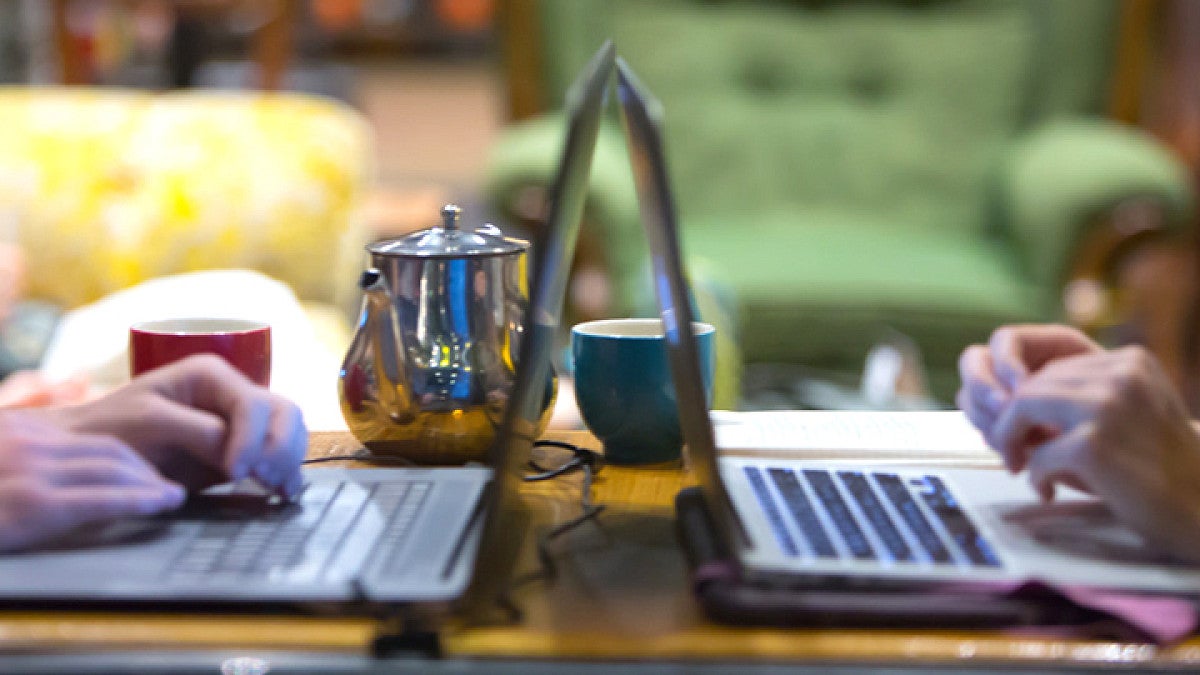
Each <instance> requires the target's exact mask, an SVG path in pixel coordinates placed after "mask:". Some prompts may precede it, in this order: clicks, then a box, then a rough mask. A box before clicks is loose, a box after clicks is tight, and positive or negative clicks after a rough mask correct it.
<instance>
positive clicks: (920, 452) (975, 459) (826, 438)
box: [711, 410, 1001, 466]
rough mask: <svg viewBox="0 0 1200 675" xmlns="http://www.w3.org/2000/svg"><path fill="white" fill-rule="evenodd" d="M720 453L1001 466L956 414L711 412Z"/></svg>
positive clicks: (851, 411)
mask: <svg viewBox="0 0 1200 675" xmlns="http://www.w3.org/2000/svg"><path fill="white" fill-rule="evenodd" d="M711 415H712V421H713V429H714V431H715V433H716V441H717V447H718V448H719V449H720V450H721V452H722V453H725V454H736V455H754V456H776V457H795V458H805V459H836V460H839V461H845V460H857V459H863V460H873V461H877V460H881V459H882V460H886V461H887V462H914V463H922V464H925V463H935V464H952V465H970V466H1001V462H1000V458H999V455H997V454H996V453H995V451H993V450H992V449H990V448H989V447H988V445H987V442H986V441H984V439H983V436H982V435H981V434H980V433H979V432H978V431H977V430H976V429H975V427H973V426H972V425H971V423H970V422H969V421H967V418H966V417H965V416H964V415H963V413H962V412H961V411H958V410H951V411H919V412H909V411H863V410H844V411H843V410H771V411H760V412H729V411H724V410H714V411H713V412H712V413H711Z"/></svg>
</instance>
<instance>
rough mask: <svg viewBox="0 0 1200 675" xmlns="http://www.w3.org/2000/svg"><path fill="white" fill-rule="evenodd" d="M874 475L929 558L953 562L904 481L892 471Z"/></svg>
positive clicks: (946, 562)
mask: <svg viewBox="0 0 1200 675" xmlns="http://www.w3.org/2000/svg"><path fill="white" fill-rule="evenodd" d="M874 476H875V482H876V483H878V484H879V487H880V488H881V489H882V490H883V494H885V495H887V498H888V500H889V501H891V502H892V506H894V507H895V508H896V512H897V513H899V514H900V517H901V518H903V519H904V523H905V524H906V525H908V529H909V530H910V531H911V532H912V533H913V534H914V535H915V536H916V537H917V541H918V542H920V543H921V547H922V548H924V549H925V552H926V553H928V554H929V558H930V560H932V561H933V562H935V563H939V564H949V563H952V562H954V559H953V558H952V557H951V556H950V550H949V549H947V548H946V543H945V542H944V541H942V538H941V537H940V536H939V535H938V533H937V531H936V530H934V529H933V525H930V524H929V520H928V519H927V518H926V517H925V513H924V512H923V511H921V506H920V505H919V504H917V500H915V499H913V496H912V494H911V493H909V491H908V488H907V487H905V485H904V481H903V480H902V479H901V478H900V477H899V476H897V475H896V474H894V473H877V474H874Z"/></svg>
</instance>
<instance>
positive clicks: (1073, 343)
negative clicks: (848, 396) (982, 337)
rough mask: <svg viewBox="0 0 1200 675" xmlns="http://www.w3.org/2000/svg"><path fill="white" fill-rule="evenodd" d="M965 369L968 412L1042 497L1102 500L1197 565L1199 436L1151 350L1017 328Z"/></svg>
mask: <svg viewBox="0 0 1200 675" xmlns="http://www.w3.org/2000/svg"><path fill="white" fill-rule="evenodd" d="M959 371H960V373H961V375H962V381H963V384H962V389H961V390H960V391H959V394H958V399H957V400H958V404H959V406H960V407H961V408H962V409H963V411H964V412H965V413H966V415H967V417H968V418H969V419H970V420H971V421H972V423H974V424H975V425H976V426H977V427H979V429H980V431H982V432H983V434H984V436H985V437H986V438H987V439H988V442H989V443H990V444H991V445H992V447H994V448H995V449H996V450H997V451H998V452H999V453H1000V454H1001V455H1002V456H1003V457H1004V461H1005V464H1006V466H1008V468H1009V470H1011V471H1013V472H1014V473H1016V472H1020V471H1023V470H1028V471H1029V477H1030V480H1031V482H1032V483H1033V486H1034V488H1035V489H1036V490H1037V491H1038V493H1039V494H1040V495H1041V496H1042V498H1043V499H1046V500H1050V499H1053V497H1054V490H1055V486H1056V485H1060V484H1061V485H1067V486H1071V487H1074V488H1077V489H1081V490H1084V491H1086V492H1090V493H1092V494H1095V495H1097V496H1098V497H1100V498H1102V499H1103V500H1104V501H1105V502H1106V503H1107V504H1108V506H1109V508H1111V509H1112V510H1113V512H1114V513H1115V514H1116V515H1117V516H1118V517H1119V518H1121V519H1122V520H1123V521H1124V522H1125V523H1126V524H1128V525H1130V526H1131V527H1133V528H1134V529H1136V530H1137V531H1138V532H1139V533H1141V534H1142V535H1143V537H1145V538H1146V539H1147V541H1149V542H1150V543H1152V544H1154V545H1156V546H1158V547H1159V548H1161V549H1162V550H1165V551H1167V552H1169V553H1171V554H1173V555H1175V556H1176V557H1179V558H1182V559H1185V560H1190V561H1193V562H1200V434H1198V433H1197V430H1196V427H1195V425H1194V423H1193V422H1192V421H1191V420H1190V419H1189V417H1188V414H1187V408H1186V406H1185V405H1184V403H1183V401H1182V399H1181V398H1180V396H1179V394H1178V392H1176V390H1175V387H1174V385H1173V384H1172V383H1171V381H1170V379H1169V378H1168V377H1167V375H1166V373H1164V371H1163V370H1162V368H1161V367H1160V366H1159V364H1158V362H1157V361H1156V360H1155V359H1154V358H1153V357H1152V356H1151V355H1150V354H1149V353H1148V352H1146V351H1145V350H1144V349H1141V348H1139V347H1125V348H1121V349H1115V350H1105V349H1103V348H1101V347H1100V346H1099V345H1097V344H1096V343H1094V342H1092V341H1091V340H1090V339H1088V338H1087V337H1086V336H1084V335H1083V334H1082V333H1080V332H1078V331H1076V330H1074V329H1071V328H1067V327H1065V326H1010V327H1005V328H1001V329H999V330H997V331H996V332H995V333H994V334H993V335H992V339H991V340H990V342H989V343H988V345H986V346H984V345H975V346H973V347H970V348H968V349H967V350H966V351H965V352H964V353H963V355H962V358H961V359H960V361H959Z"/></svg>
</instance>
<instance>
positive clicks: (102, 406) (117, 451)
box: [0, 355, 308, 551]
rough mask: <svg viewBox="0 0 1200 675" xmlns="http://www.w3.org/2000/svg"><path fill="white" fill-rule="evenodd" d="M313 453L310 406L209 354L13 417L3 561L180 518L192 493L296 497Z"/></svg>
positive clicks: (5, 466) (7, 449) (1, 511)
mask: <svg viewBox="0 0 1200 675" xmlns="http://www.w3.org/2000/svg"><path fill="white" fill-rule="evenodd" d="M307 445H308V432H307V430H306V429H305V426H304V420H303V418H302V416H301V414H300V410H299V408H297V407H296V406H295V405H294V404H293V403H291V402H290V401H288V400H286V399H284V398H282V397H280V396H277V395H275V394H272V393H271V392H269V391H268V390H266V389H264V388H262V387H259V386H258V385H255V384H254V383H252V382H250V381H249V380H247V379H246V378H245V377H244V376H243V375H242V374H241V373H240V372H238V371H237V370H235V369H234V368H233V367H231V366H230V365H228V364H227V363H226V362H225V361H224V360H222V359H220V358H219V357H216V356H209V355H201V356H193V357H189V358H187V359H184V360H181V361H179V362H176V363H174V364H171V365H168V366H164V367H162V368H159V369H157V370H154V371H151V372H149V373H146V374H145V375H143V376H141V377H138V378H136V379H135V380H134V381H132V382H130V383H129V384H128V385H126V386H124V387H121V388H120V389H117V390H115V391H113V392H112V393H110V394H108V395H107V396H104V397H103V398H100V399H97V400H95V401H92V402H89V403H84V404H81V405H75V406H69V407H59V408H25V409H10V410H2V411H0V551H9V550H15V549H19V548H24V547H27V546H30V545H33V544H35V543H37V542H39V541H43V540H45V539H47V538H49V537H52V536H54V535H56V534H60V533H63V532H66V531H69V530H71V529H74V528H76V527H78V526H80V525H82V524H84V523H88V522H92V521H98V520H106V519H111V518H118V517H124V516H136V515H148V514H152V513H157V512H159V511H163V510H167V509H173V508H176V507H178V506H179V505H180V504H182V502H183V500H184V492H185V490H193V491H194V490H200V489H203V488H205V487H208V486H211V485H215V484H218V483H224V482H227V481H231V480H234V481H235V480H241V479H244V478H251V479H253V480H255V481H257V482H258V483H259V484H261V485H263V486H264V487H266V488H267V489H269V490H271V491H273V492H276V493H278V494H280V495H282V496H284V497H287V498H291V497H293V496H295V495H297V494H299V493H300V491H301V489H302V486H303V480H302V478H301V475H300V462H301V460H302V459H303V458H304V453H305V451H306V450H307Z"/></svg>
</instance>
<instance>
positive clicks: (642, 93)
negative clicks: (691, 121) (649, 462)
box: [617, 58, 740, 542]
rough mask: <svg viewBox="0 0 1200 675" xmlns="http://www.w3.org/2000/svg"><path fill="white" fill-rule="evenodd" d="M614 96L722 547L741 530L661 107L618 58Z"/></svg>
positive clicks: (685, 410)
mask: <svg viewBox="0 0 1200 675" xmlns="http://www.w3.org/2000/svg"><path fill="white" fill-rule="evenodd" d="M617 92H618V95H619V97H620V100H621V121H622V123H623V125H624V128H625V140H626V143H628V145H629V158H630V163H631V164H632V168H633V178H634V184H635V185H636V187H637V194H638V203H639V206H640V210H641V216H642V226H643V228H644V229H645V231H646V239H647V241H648V243H649V245H650V257H651V260H652V265H653V275H654V291H655V295H656V297H657V298H658V306H659V311H660V314H661V316H662V321H663V331H664V333H665V335H666V338H667V340H666V342H667V356H668V359H669V361H670V364H671V376H672V379H673V380H674V384H675V393H676V397H677V402H678V406H679V424H680V429H681V431H682V432H683V438H684V442H685V443H686V444H687V447H688V457H689V459H690V461H691V465H692V470H693V471H695V472H696V476H697V478H698V479H699V482H700V486H701V489H702V490H703V491H704V496H705V499H706V500H707V502H708V504H709V507H710V511H711V512H712V515H713V519H714V521H716V522H715V525H716V526H717V527H718V528H719V529H720V534H721V535H722V536H723V537H725V541H730V542H732V541H737V539H735V538H733V537H731V536H729V535H732V534H734V533H736V532H739V531H740V527H738V526H737V524H736V518H735V516H734V515H733V513H732V510H731V509H730V508H729V504H730V500H729V496H728V494H727V493H726V491H725V487H724V484H723V483H722V481H721V476H720V474H719V472H718V469H717V449H716V441H715V440H714V437H713V430H712V424H711V422H710V420H709V417H708V403H707V399H706V397H705V395H704V380H703V379H702V376H701V370H700V356H699V354H700V352H699V348H698V347H697V344H696V339H695V337H694V335H693V333H692V331H691V330H690V329H688V330H684V329H683V328H687V327H690V326H691V325H692V323H693V321H694V312H693V311H692V305H691V301H690V298H691V293H690V292H689V285H688V282H687V276H686V273H685V271H684V266H683V255H682V253H681V251H680V246H679V226H678V221H677V220H676V213H675V203H674V198H673V196H672V191H671V187H670V182H669V180H668V177H667V166H666V158H665V156H664V153H663V144H662V134H661V131H660V128H661V119H662V105H661V104H660V103H659V102H658V101H657V100H656V99H655V98H654V97H653V96H652V95H651V94H650V93H649V91H648V90H647V89H646V88H645V86H644V85H642V84H641V83H640V82H639V81H638V79H637V77H636V76H635V75H634V74H633V71H632V69H630V68H629V65H628V64H626V63H625V61H624V60H622V59H619V58H618V59H617Z"/></svg>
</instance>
